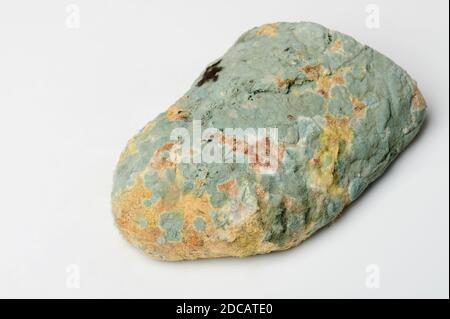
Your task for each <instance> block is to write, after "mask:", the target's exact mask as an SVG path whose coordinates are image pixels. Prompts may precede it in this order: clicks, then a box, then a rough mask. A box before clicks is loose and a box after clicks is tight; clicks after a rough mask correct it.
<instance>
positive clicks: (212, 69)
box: [197, 60, 223, 86]
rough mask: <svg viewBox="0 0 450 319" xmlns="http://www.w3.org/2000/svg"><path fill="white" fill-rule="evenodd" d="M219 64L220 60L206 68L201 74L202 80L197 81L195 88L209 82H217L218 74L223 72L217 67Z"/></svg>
mask: <svg viewBox="0 0 450 319" xmlns="http://www.w3.org/2000/svg"><path fill="white" fill-rule="evenodd" d="M220 62H222V60H219V61H217V62H216V63H214V64H212V65H210V66H208V67H207V68H206V70H205V72H204V73H203V76H202V79H201V80H200V81H198V83H197V86H202V85H203V84H205V83H206V82H209V81H213V82H216V81H217V79H218V78H219V75H218V73H219V72H220V71H222V70H223V68H222V67H221V66H219V64H220Z"/></svg>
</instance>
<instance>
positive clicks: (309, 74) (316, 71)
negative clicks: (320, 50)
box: [299, 64, 325, 81]
mask: <svg viewBox="0 0 450 319" xmlns="http://www.w3.org/2000/svg"><path fill="white" fill-rule="evenodd" d="M299 71H300V72H302V73H304V74H305V75H306V79H307V80H308V81H317V80H318V79H319V78H320V77H321V76H322V75H324V74H325V69H324V67H323V66H322V65H320V64H316V65H306V66H304V67H301V68H300V69H299Z"/></svg>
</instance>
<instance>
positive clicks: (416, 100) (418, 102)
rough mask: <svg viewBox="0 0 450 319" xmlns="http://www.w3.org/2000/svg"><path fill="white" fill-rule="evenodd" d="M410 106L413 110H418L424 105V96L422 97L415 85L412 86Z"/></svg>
mask: <svg viewBox="0 0 450 319" xmlns="http://www.w3.org/2000/svg"><path fill="white" fill-rule="evenodd" d="M411 106H412V109H413V110H414V111H420V110H423V109H424V108H425V107H426V102H425V98H424V97H423V95H422V93H421V92H420V91H419V89H418V88H417V86H415V87H414V95H413V98H412V103H411Z"/></svg>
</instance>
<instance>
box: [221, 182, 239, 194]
mask: <svg viewBox="0 0 450 319" xmlns="http://www.w3.org/2000/svg"><path fill="white" fill-rule="evenodd" d="M234 188H236V179H232V180H229V181H228V182H225V183H222V184H218V185H217V189H218V190H220V191H221V192H224V193H229V192H230V191H231V190H233V189H234Z"/></svg>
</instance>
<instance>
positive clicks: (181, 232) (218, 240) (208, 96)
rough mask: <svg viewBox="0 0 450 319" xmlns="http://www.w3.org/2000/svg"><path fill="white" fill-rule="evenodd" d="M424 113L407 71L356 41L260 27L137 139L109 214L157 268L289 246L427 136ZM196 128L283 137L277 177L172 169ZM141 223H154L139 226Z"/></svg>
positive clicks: (218, 167) (299, 26) (253, 169)
mask: <svg viewBox="0 0 450 319" xmlns="http://www.w3.org/2000/svg"><path fill="white" fill-rule="evenodd" d="M425 107H426V105H425V101H424V99H423V97H422V95H421V93H420V91H419V89H418V88H417V85H416V82H415V81H414V80H413V79H412V78H411V77H410V76H409V75H408V74H407V72H406V71H404V70H403V69H402V68H401V67H399V66H398V65H396V64H395V63H394V62H393V61H392V60H390V59H389V58H387V57H385V56H384V55H382V54H381V53H379V52H377V51H375V50H374V49H372V48H370V47H368V46H366V45H363V44H361V43H359V42H357V41H356V40H355V39H353V38H352V37H350V36H347V35H344V34H342V33H339V32H337V31H332V30H329V29H327V28H325V27H323V26H321V25H318V24H315V23H308V22H300V23H283V22H281V23H274V24H268V25H263V26H260V27H257V28H253V29H251V30H249V31H247V32H245V33H244V34H243V35H242V36H241V37H240V38H239V39H238V40H237V41H236V43H235V44H234V45H233V46H232V47H231V48H230V49H229V50H228V51H227V52H226V53H225V54H224V55H223V56H222V57H220V58H218V59H217V60H215V61H213V62H212V63H211V64H210V65H209V66H207V67H206V68H205V70H204V72H202V74H201V75H200V76H199V77H198V78H197V79H196V80H195V81H194V83H193V85H192V87H191V88H190V89H189V90H188V91H187V92H186V94H184V96H183V97H181V98H180V99H179V100H178V101H176V102H175V104H174V105H172V106H171V107H170V108H169V109H168V111H167V112H165V113H162V114H160V115H159V116H157V117H156V118H155V119H153V120H152V121H151V122H149V123H148V124H147V125H146V126H145V127H144V128H143V129H142V130H141V131H140V132H139V133H138V134H137V135H136V136H135V137H134V138H133V139H131V140H130V142H129V143H128V145H127V148H126V149H125V151H124V152H123V154H122V156H121V158H120V161H119V163H118V165H117V168H116V171H115V175H114V186H113V193H112V201H113V209H114V216H115V218H116V221H117V224H118V226H119V228H120V229H121V230H122V232H123V234H124V235H125V237H127V239H128V240H129V241H130V242H131V243H133V244H134V245H135V246H137V247H140V248H141V249H143V250H144V251H146V252H147V253H148V254H150V255H151V256H153V257H155V258H158V259H164V260H183V259H196V258H213V257H222V256H239V257H243V256H249V255H255V254H262V253H268V252H271V251H276V250H285V249H288V248H291V247H294V246H296V245H298V244H299V243H300V242H302V241H303V240H305V239H306V238H308V237H309V236H311V235H312V234H313V233H315V232H316V231H317V230H318V229H320V228H321V227H323V226H325V225H327V224H328V223H330V222H331V221H333V220H334V219H335V218H336V217H337V216H339V214H340V213H341V212H342V211H343V210H344V209H345V207H346V206H348V205H349V204H350V203H351V202H352V201H354V200H356V199H357V198H358V197H360V196H361V194H363V193H364V190H365V189H366V188H367V187H368V186H369V185H370V183H372V182H373V181H374V180H376V179H377V178H378V177H379V176H381V175H382V174H383V172H384V171H385V170H386V169H387V167H389V165H390V164H391V163H392V161H393V160H394V159H395V158H396V157H397V156H398V154H399V153H401V152H402V151H403V150H404V149H405V148H406V146H407V145H408V144H409V143H410V142H411V141H412V140H413V138H414V137H415V135H416V134H417V133H418V131H419V130H420V128H421V126H422V123H423V121H424V117H425ZM194 120H199V121H201V128H202V129H203V130H205V129H206V128H217V129H218V130H219V131H220V132H224V131H225V129H227V128H242V129H244V130H245V129H247V128H277V129H278V140H277V143H278V150H279V163H278V166H277V168H276V170H275V171H272V172H270V173H265V172H264V171H263V170H261V169H260V167H257V166H255V165H252V164H249V163H212V164H208V163H205V162H201V163H193V162H190V163H179V162H173V161H172V158H173V155H174V151H173V147H174V145H175V144H176V145H178V144H180V143H182V142H183V141H184V138H182V137H179V138H178V139H177V140H174V139H172V138H171V133H172V132H173V131H174V130H175V129H180V128H182V129H185V130H186V131H187V132H193V128H194V124H193V123H194V122H193V121H194ZM191 137H192V136H190V137H187V138H191ZM208 143H215V142H213V141H210V140H203V141H202V142H201V146H204V145H207V144H208ZM224 149H225V150H226V151H228V152H230V151H232V150H233V147H231V146H230V145H225V147H224ZM144 213H145V216H146V217H147V216H148V221H152V220H155V221H156V222H147V221H145V223H144V221H143V220H140V219H139V216H143V215H144ZM200 216H201V217H200ZM136 221H138V222H136ZM187 221H189V223H192V226H193V227H190V225H189V227H185V222H187ZM207 225H208V227H206V226H207ZM209 225H211V227H210V226H209ZM144 239H145V240H144Z"/></svg>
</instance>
